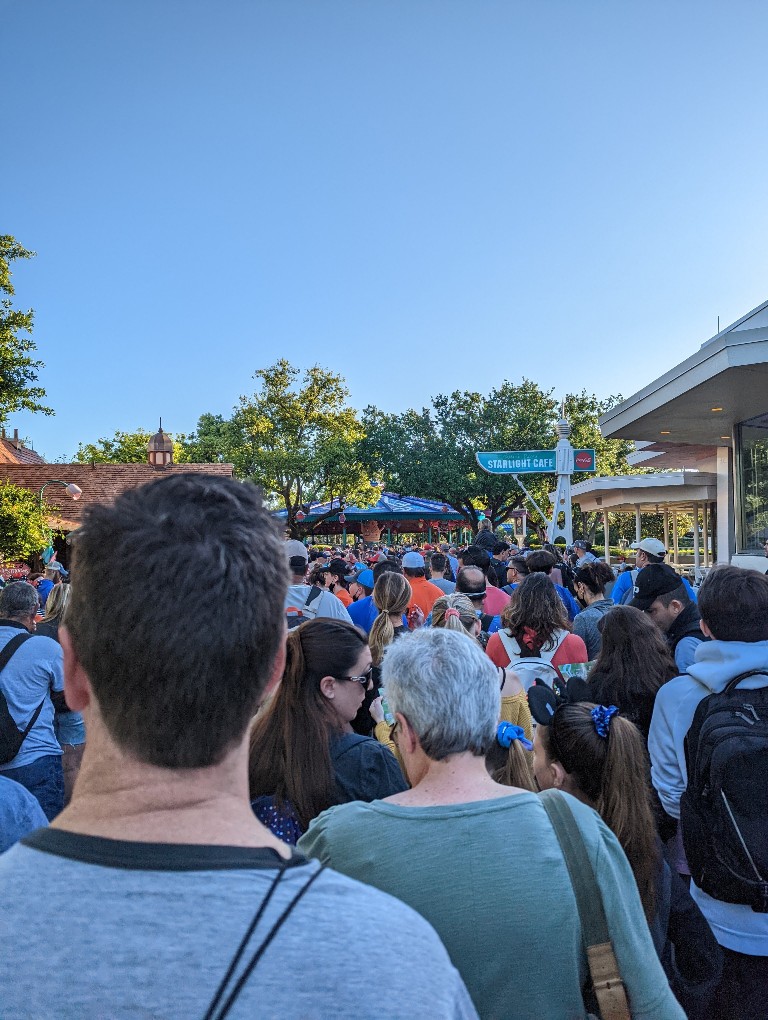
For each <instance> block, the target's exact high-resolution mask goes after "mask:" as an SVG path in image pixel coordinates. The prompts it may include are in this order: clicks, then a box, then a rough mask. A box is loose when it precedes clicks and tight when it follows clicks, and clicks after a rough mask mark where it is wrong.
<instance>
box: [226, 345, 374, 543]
mask: <svg viewBox="0 0 768 1020" xmlns="http://www.w3.org/2000/svg"><path fill="white" fill-rule="evenodd" d="M299 377H300V371H299V369H297V368H294V367H293V366H292V365H291V364H290V363H289V362H288V361H286V360H285V359H284V358H283V359H281V360H279V361H277V362H276V363H275V364H274V365H272V366H271V367H270V368H262V369H259V370H258V371H257V372H256V373H255V374H254V378H255V379H257V380H259V383H260V386H259V389H258V390H257V391H256V392H255V393H254V394H253V396H251V397H241V398H240V403H239V405H238V406H237V407H236V408H235V411H234V414H233V415H232V420H231V423H230V429H228V430H224V432H223V435H224V437H225V438H227V440H228V441H230V442H231V443H232V445H231V446H230V448H229V452H230V456H231V458H232V462H233V464H234V465H235V471H236V473H237V475H238V476H239V477H241V478H248V479H250V480H251V481H253V482H255V483H256V484H258V485H260V486H261V487H262V488H263V489H264V491H265V493H266V494H267V496H274V497H276V498H277V499H278V500H279V501H280V503H281V504H282V506H284V507H285V509H286V511H287V513H288V527H289V528H290V529H291V533H292V534H294V535H296V534H298V531H299V528H298V527H297V523H296V513H297V512H298V511H299V510H303V511H304V512H306V508H307V506H308V505H309V504H310V503H313V502H315V501H321V502H326V501H328V502H330V501H332V500H334V499H335V500H338V501H339V502H340V503H341V504H342V505H344V504H347V503H352V502H355V503H358V504H359V505H362V506H371V505H373V504H374V503H375V502H376V500H377V499H378V489H376V488H375V487H374V486H372V485H371V483H370V481H369V476H368V474H367V473H366V470H365V468H364V466H363V464H362V462H361V460H360V455H359V447H360V443H361V441H362V439H363V436H364V433H363V430H362V427H361V425H360V422H359V421H358V418H357V415H356V413H355V411H354V410H352V408H350V407H348V406H347V399H348V397H349V393H348V391H347V388H346V386H345V385H344V380H343V378H342V377H341V376H339V375H336V374H334V373H333V372H329V371H326V370H325V369H323V368H321V367H320V366H319V365H314V366H313V367H312V368H309V369H307V371H306V372H305V373H304V375H303V378H301V382H300V385H299ZM224 424H225V423H223V422H220V421H216V420H214V421H208V422H207V425H208V426H210V427H211V428H213V430H214V431H215V430H216V429H220V428H221V427H222V426H223V425H224ZM335 512H337V511H334V513H335ZM328 516H331V514H329V515H328Z"/></svg>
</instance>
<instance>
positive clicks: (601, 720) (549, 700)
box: [528, 677, 619, 771]
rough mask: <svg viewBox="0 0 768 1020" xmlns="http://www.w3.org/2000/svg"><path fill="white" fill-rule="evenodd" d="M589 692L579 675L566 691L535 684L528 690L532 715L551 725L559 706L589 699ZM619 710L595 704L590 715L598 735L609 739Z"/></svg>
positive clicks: (571, 681)
mask: <svg viewBox="0 0 768 1020" xmlns="http://www.w3.org/2000/svg"><path fill="white" fill-rule="evenodd" d="M587 694H588V692H587V685H586V684H585V683H584V681H583V680H582V679H580V678H579V677H571V679H570V680H569V681H568V686H567V687H566V688H565V691H564V692H561V691H557V692H555V691H553V690H552V688H551V687H547V686H545V685H544V684H534V686H533V687H531V689H530V690H529V691H528V706H529V708H530V710H531V715H532V716H533V718H534V719H535V720H536V722H537V723H538V724H539V725H540V726H551V724H552V720H553V718H554V715H555V712H556V711H557V710H558V708H562V707H563V706H564V705H575V704H576V703H577V702H579V701H589V698H588V696H587ZM618 712H619V710H618V708H617V707H616V706H615V705H595V707H594V708H593V709H592V711H591V712H590V715H591V716H592V723H593V725H594V727H595V732H596V733H597V735H598V737H602V739H603V740H607V739H608V733H609V731H610V727H611V719H613V717H614V716H615V715H618ZM569 771H570V770H569Z"/></svg>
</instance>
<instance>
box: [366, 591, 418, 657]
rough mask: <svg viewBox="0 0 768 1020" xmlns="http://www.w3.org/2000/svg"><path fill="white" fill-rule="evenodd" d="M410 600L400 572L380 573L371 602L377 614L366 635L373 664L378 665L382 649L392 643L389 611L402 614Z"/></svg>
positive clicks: (382, 655) (392, 627)
mask: <svg viewBox="0 0 768 1020" xmlns="http://www.w3.org/2000/svg"><path fill="white" fill-rule="evenodd" d="M410 601H411V586H410V584H408V582H407V581H406V579H405V578H404V577H403V575H402V574H395V573H393V572H392V571H387V572H386V573H385V574H381V576H380V577H379V579H378V581H377V582H376V585H375V587H374V589H373V604H374V605H375V606H376V608H377V609H378V610H379V615H378V616H377V617H376V619H375V620H374V621H373V626H372V627H371V633H370V634H369V635H368V647H369V648H370V649H371V658H372V660H373V664H374V666H378V665H380V663H381V660H382V659H383V658H384V649H385V648H386V647H387V645H390V644H392V641H393V639H394V637H395V628H394V626H393V624H392V620H391V619H390V618H389V614H390V613H394V614H398V615H402V613H404V612H405V611H406V609H407V608H408V603H409V602H410Z"/></svg>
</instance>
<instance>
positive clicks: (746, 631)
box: [699, 566, 768, 642]
mask: <svg viewBox="0 0 768 1020" xmlns="http://www.w3.org/2000/svg"><path fill="white" fill-rule="evenodd" d="M699 614H700V615H701V619H702V620H703V621H704V623H705V624H706V625H707V627H708V628H709V630H710V631H711V633H712V636H713V637H714V638H715V639H716V640H717V641H750V642H754V641H768V577H766V576H765V575H764V574H758V573H757V571H756V570H742V569H741V568H740V567H729V566H722V567H714V568H713V569H712V570H710V572H709V573H708V574H707V576H706V578H705V579H704V583H703V584H702V586H701V588H700V590H699Z"/></svg>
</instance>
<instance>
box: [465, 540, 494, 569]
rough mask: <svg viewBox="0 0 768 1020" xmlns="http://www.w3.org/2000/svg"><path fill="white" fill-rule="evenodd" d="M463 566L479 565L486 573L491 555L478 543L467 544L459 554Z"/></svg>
mask: <svg viewBox="0 0 768 1020" xmlns="http://www.w3.org/2000/svg"><path fill="white" fill-rule="evenodd" d="M460 559H461V565H462V566H463V567H480V569H481V570H482V572H483V573H484V574H487V573H488V568H489V567H490V565H491V557H490V556H489V555H488V551H487V549H481V548H480V546H479V545H468V546H467V548H466V549H464V550H463V551H462V553H461V556H460Z"/></svg>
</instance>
